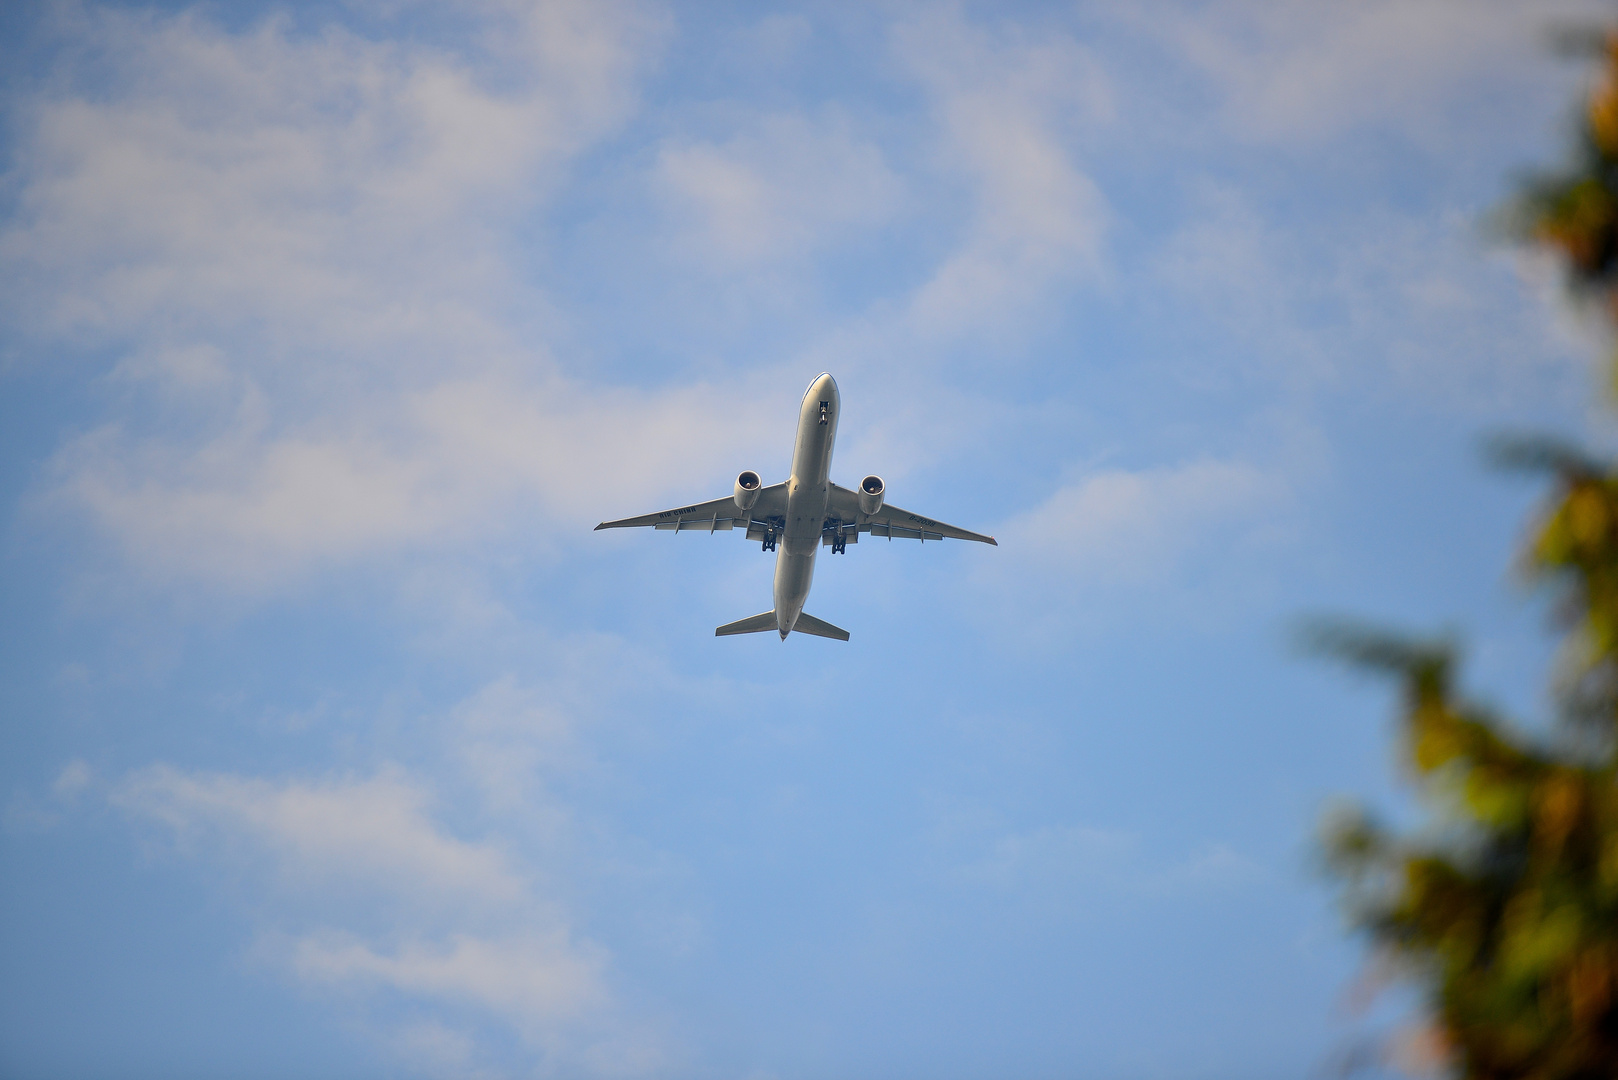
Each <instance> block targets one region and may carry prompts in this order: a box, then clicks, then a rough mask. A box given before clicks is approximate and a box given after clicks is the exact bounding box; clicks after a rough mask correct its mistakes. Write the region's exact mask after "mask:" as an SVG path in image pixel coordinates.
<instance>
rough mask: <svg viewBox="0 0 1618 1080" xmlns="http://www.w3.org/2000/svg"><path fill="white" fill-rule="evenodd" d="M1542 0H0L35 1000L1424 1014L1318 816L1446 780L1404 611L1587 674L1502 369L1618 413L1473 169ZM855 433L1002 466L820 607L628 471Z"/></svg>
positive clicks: (423, 1036) (993, 1037) (52, 1006)
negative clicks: (679, 526) (807, 625)
mask: <svg viewBox="0 0 1618 1080" xmlns="http://www.w3.org/2000/svg"><path fill="white" fill-rule="evenodd" d="M1605 10H1606V9H1605V8H1603V7H1600V6H1597V5H1591V4H1580V3H1571V2H1569V3H1547V4H1540V5H1535V6H1534V9H1533V10H1532V11H1529V10H1527V9H1526V6H1525V5H1517V4H1509V3H1504V2H1489V3H1478V2H1468V3H1461V2H1458V0H1457V2H1438V0H1423V2H1393V0H1367V2H1363V3H1358V4H1354V5H1344V4H1331V3H1319V4H1314V3H1280V4H1277V3H1254V2H1246V0H1215V2H1204V3H1183V4H1177V3H1160V4H1152V5H1126V4H1109V3H1095V4H1085V3H1078V4H1056V3H1031V4H1020V5H1019V4H993V5H989V4H982V5H975V4H885V3H875V4H847V5H839V4H816V5H804V6H794V5H787V4H783V5H759V4H733V5H727V4H717V3H713V4H679V3H675V4H660V3H654V2H644V3H635V2H622V3H617V2H613V3H568V2H545V3H537V4H526V3H517V2H503V0H488V2H484V3H468V4H464V5H455V6H450V5H437V4H435V5H426V4H417V3H412V2H410V0H374V2H372V0H353V2H346V3H345V2H332V3H310V4H306V5H290V6H289V5H259V4H217V5H204V6H199V7H190V6H185V5H179V4H162V5H155V6H150V7H144V6H139V5H128V4H114V5H99V4H66V3H63V4H48V5H41V6H38V7H35V8H32V9H28V10H17V9H13V10H10V11H9V12H8V14H7V15H6V16H5V17H4V22H3V24H0V25H3V36H4V43H3V46H0V48H3V60H4V63H3V64H0V68H3V69H4V70H5V71H6V72H7V75H6V76H5V84H4V86H5V90H4V93H5V112H4V128H3V140H4V158H3V160H4V181H3V185H0V207H3V215H4V217H3V221H0V275H3V280H4V281H5V283H6V286H5V289H4V290H3V294H0V327H3V332H0V379H3V380H4V392H3V394H0V444H3V446H4V454H3V457H0V491H3V507H4V526H3V543H4V545H5V559H4V562H3V570H0V590H3V594H0V595H3V610H4V612H5V617H4V620H3V622H0V634H3V635H4V636H3V642H4V644H3V647H0V665H3V674H4V678H3V679H0V686H3V690H0V715H3V718H4V732H5V753H4V754H0V808H3V823H4V827H3V830H0V844H3V852H4V855H3V858H4V866H3V871H4V872H3V874H0V911H3V918H0V928H3V929H0V955H3V957H4V963H3V965H0V971H3V973H4V974H3V976H0V995H3V997H0V1064H3V1071H4V1072H5V1073H6V1074H7V1075H14V1076H19V1077H56V1076H75V1077H114V1076H117V1077H140V1076H154V1077H155V1076H173V1075H181V1074H191V1075H231V1076H241V1077H253V1076H263V1077H270V1076H283V1075H288V1074H291V1073H296V1074H298V1075H306V1076H311V1077H359V1076H378V1077H380V1076H413V1075H422V1076H451V1077H460V1076H490V1077H504V1076H512V1077H518V1076H557V1077H575V1076H580V1077H584V1076H614V1077H617V1076H632V1077H639V1076H657V1077H664V1076H666V1077H702V1078H706V1077H715V1078H717V1077H737V1078H752V1080H765V1078H781V1080H788V1078H800V1077H801V1078H810V1077H824V1076H847V1077H879V1076H880V1077H891V1076H928V1077H959V1078H975V1077H989V1076H1024V1077H1046V1076H1049V1077H1055V1076H1063V1077H1097V1078H1100V1077H1107V1078H1116V1077H1139V1078H1165V1080H1169V1078H1173V1080H1179V1078H1186V1080H1192V1078H1209V1080H1213V1078H1220V1077H1236V1076H1241V1077H1249V1078H1251V1077H1260V1078H1262V1077H1276V1078H1279V1077H1283V1076H1285V1077H1292V1076H1297V1075H1302V1074H1306V1073H1309V1072H1311V1071H1313V1070H1316V1069H1319V1068H1322V1067H1324V1066H1325V1065H1327V1064H1328V1063H1329V1062H1330V1061H1331V1060H1332V1059H1333V1057H1334V1055H1339V1054H1341V1053H1343V1052H1344V1051H1345V1050H1346V1049H1350V1048H1352V1047H1354V1046H1356V1045H1358V1042H1359V1040H1363V1039H1365V1038H1367V1037H1370V1036H1372V1035H1374V1034H1375V1033H1376V1032H1379V1031H1383V1030H1387V1029H1388V1028H1389V1027H1390V1025H1392V1026H1394V1027H1396V1026H1397V1024H1398V1016H1399V1013H1400V1010H1401V1008H1402V1007H1403V1006H1402V1005H1401V1004H1400V1002H1399V1000H1398V999H1397V998H1396V997H1395V998H1394V999H1391V1000H1389V1001H1386V1002H1384V1004H1383V1005H1382V1006H1380V1008H1379V1009H1374V1010H1372V1011H1371V1012H1369V1013H1364V1012H1356V1011H1355V1010H1354V1009H1352V1008H1349V1007H1348V1006H1347V1005H1345V994H1346V992H1347V991H1348V988H1349V987H1350V986H1351V984H1352V983H1353V980H1354V979H1355V978H1356V975H1357V973H1359V972H1360V971H1361V968H1362V957H1361V952H1360V947H1359V945H1358V944H1357V943H1356V942H1354V941H1353V940H1352V939H1351V938H1349V937H1348V936H1346V935H1345V933H1344V929H1343V924H1342V921H1341V918H1340V916H1339V915H1338V913H1337V912H1336V911H1335V910H1334V908H1333V905H1332V897H1331V892H1330V889H1329V888H1328V887H1327V886H1326V885H1325V884H1324V883H1323V881H1322V880H1321V878H1320V877H1319V874H1318V871H1317V869H1316V868H1315V866H1314V864H1313V861H1312V859H1313V856H1312V848H1311V843H1312V840H1311V838H1312V836H1313V834H1314V830H1315V827H1316V824H1317V822H1318V821H1319V818H1320V815H1321V813H1322V812H1323V810H1324V808H1325V807H1326V806H1328V805H1329V803H1330V801H1331V799H1332V798H1334V797H1336V796H1339V795H1343V794H1353V795H1357V796H1361V797H1364V798H1367V799H1370V800H1372V801H1374V802H1376V803H1377V804H1378V805H1381V806H1384V807H1386V808H1389V809H1390V810H1391V811H1392V812H1394V813H1404V812H1407V811H1408V806H1407V805H1406V804H1405V803H1403V802H1402V801H1401V800H1402V799H1403V796H1402V795H1401V793H1400V789H1399V787H1398V783H1397V778H1396V775H1395V772H1394V770H1393V767H1392V763H1393V754H1392V748H1391V745H1390V739H1389V736H1390V731H1389V724H1388V714H1389V708H1390V702H1389V701H1388V699H1387V695H1386V693H1385V691H1384V690H1383V689H1382V688H1381V687H1379V686H1377V685H1375V684H1374V683H1372V682H1368V681H1365V680H1363V679H1360V678H1357V677H1355V676H1351V675H1345V674H1344V673H1342V672H1340V671H1337V670H1335V669H1333V668H1332V667H1330V666H1329V665H1323V664H1320V663H1318V662H1315V661H1311V660H1308V659H1306V658H1303V657H1301V656H1300V655H1299V654H1298V652H1297V650H1296V649H1295V647H1294V646H1293V645H1292V643H1291V638H1290V629H1289V628H1290V627H1292V626H1293V625H1294V624H1295V621H1296V620H1297V619H1298V618H1299V617H1300V616H1303V615H1307V614H1311V613H1319V612H1347V613H1353V614H1359V615H1364V616H1367V617H1371V618H1375V619H1378V620H1381V621H1385V622H1387V623H1389V624H1391V625H1396V626H1403V627H1409V628H1412V629H1417V630H1423V631H1436V630H1441V629H1444V628H1451V629H1454V630H1456V631H1458V632H1459V633H1460V634H1461V635H1462V637H1463V638H1464V640H1465V641H1466V642H1467V643H1468V647H1469V650H1470V653H1469V655H1470V656H1471V657H1472V665H1471V668H1470V671H1471V677H1472V680H1473V685H1474V686H1475V687H1476V688H1477V690H1478V692H1479V694H1481V695H1482V696H1484V697H1486V698H1489V699H1491V700H1493V701H1496V702H1499V703H1501V704H1503V705H1505V706H1508V707H1510V708H1512V709H1515V710H1517V711H1518V712H1519V713H1520V714H1521V715H1524V716H1527V717H1536V716H1542V715H1543V713H1544V711H1545V707H1544V701H1543V698H1542V696H1541V692H1540V686H1541V676H1542V672H1543V669H1544V665H1545V663H1546V662H1547V659H1548V657H1549V655H1550V648H1551V646H1550V643H1549V642H1548V640H1547V639H1546V636H1545V633H1544V629H1545V626H1544V624H1545V614H1544V612H1543V610H1542V608H1541V607H1540V606H1539V605H1538V603H1537V601H1536V600H1535V598H1534V597H1533V596H1532V595H1531V594H1530V593H1528V592H1526V591H1525V590H1524V589H1523V588H1522V587H1521V585H1520V584H1517V583H1514V582H1513V580H1512V579H1511V577H1510V573H1509V567H1510V562H1511V558H1512V554H1513V551H1514V547H1515V545H1516V543H1517V541H1518V539H1519V538H1520V536H1521V530H1522V528H1523V522H1524V520H1525V515H1526V514H1528V513H1529V511H1530V510H1531V508H1532V506H1533V503H1534V498H1535V488H1534V486H1533V484H1532V483H1531V482H1529V481H1525V480H1524V479H1522V478H1520V477H1512V476H1501V475H1498V474H1494V473H1491V472H1489V471H1488V470H1487V469H1486V468H1485V467H1484V466H1483V464H1482V462H1481V459H1480V455H1479V453H1478V448H1479V444H1480V439H1481V438H1482V437H1483V436H1484V435H1486V434H1488V433H1489V432H1494V431H1500V430H1517V429H1524V428H1528V429H1548V430H1553V431H1559V432H1566V433H1573V434H1576V435H1579V436H1581V437H1584V438H1588V439H1592V440H1595V441H1597V442H1604V441H1605V442H1610V431H1609V430H1608V427H1607V425H1606V422H1605V421H1604V420H1603V419H1602V418H1601V416H1600V414H1599V410H1598V409H1597V407H1596V406H1595V404H1594V403H1593V401H1594V395H1593V387H1594V385H1595V382H1596V380H1595V379H1594V377H1593V375H1592V367H1591V365H1592V363H1593V358H1594V357H1595V356H1596V355H1597V354H1598V352H1599V349H1600V347H1601V345H1600V342H1599V341H1598V340H1597V337H1596V335H1595V333H1594V332H1593V331H1592V330H1591V329H1590V328H1589V327H1588V326H1586V325H1584V324H1582V323H1581V321H1580V320H1579V318H1578V317H1577V315H1576V314H1575V313H1573V312H1570V311H1568V310H1567V309H1566V308H1565V307H1564V306H1561V305H1560V304H1559V303H1558V302H1557V301H1556V283H1555V279H1554V276H1553V275H1552V274H1551V272H1550V268H1549V267H1547V266H1546V265H1544V264H1542V263H1539V262H1537V261H1535V260H1534V259H1531V258H1526V257H1523V256H1521V255H1519V254H1515V253H1512V252H1510V251H1508V250H1504V249H1502V248H1500V247H1499V246H1498V245H1497V244H1495V243H1494V242H1492V241H1491V240H1490V239H1489V237H1488V235H1487V233H1486V230H1485V229H1484V228H1483V225H1482V222H1483V221H1484V218H1485V216H1486V214H1487V212H1488V210H1489V208H1490V207H1492V206H1494V205H1496V204H1497V203H1498V202H1499V201H1500V199H1501V198H1502V197H1503V196H1504V195H1505V194H1506V193H1507V192H1508V191H1509V190H1510V184H1511V179H1512V177H1514V176H1516V175H1519V174H1520V172H1521V171H1522V170H1523V169H1524V168H1526V167H1528V166H1531V165H1534V164H1541V163H1546V162H1549V161H1552V160H1554V159H1555V157H1556V155H1557V153H1558V152H1559V148H1560V147H1561V146H1562V144H1563V142H1564V139H1565V135H1566V133H1567V130H1568V124H1569V121H1570V117H1571V109H1572V102H1573V101H1574V99H1575V97H1576V94H1577V92H1578V87H1579V85H1580V79H1581V77H1582V73H1581V72H1580V70H1579V69H1578V68H1577V67H1576V66H1571V65H1568V64H1566V63H1561V62H1558V61H1556V60H1554V59H1553V58H1552V57H1551V55H1550V54H1549V52H1548V50H1547V48H1546V47H1545V41H1544V34H1545V31H1546V30H1547V28H1548V27H1549V26H1551V25H1553V24H1554V23H1555V22H1556V21H1557V20H1558V19H1577V18H1581V17H1584V18H1587V17H1590V16H1591V15H1592V13H1594V14H1602V13H1604V12H1605ZM822 370H828V371H831V372H832V373H833V374H834V375H835V376H836V377H837V379H838V382H839V385H840V387H841V390H842V395H843V402H844V406H845V412H846V415H845V416H844V417H843V420H842V423H841V428H840V436H841V443H840V445H839V448H838V451H837V457H836V460H835V461H834V464H833V475H834V477H835V478H838V479H840V480H841V481H842V482H844V483H851V482H853V481H854V480H856V479H857V478H858V477H860V476H862V475H864V474H866V473H868V472H876V473H880V474H881V475H882V476H884V477H885V478H886V480H887V483H888V487H889V493H890V496H891V497H892V499H893V500H894V502H896V503H897V504H899V505H902V506H905V507H907V508H911V509H916V510H919V511H922V512H924V513H928V514H930V515H933V516H936V517H939V518H942V519H943V520H947V521H950V522H953V523H956V524H959V525H962V526H965V527H968V528H972V529H979V530H982V531H986V532H990V533H993V534H995V535H996V536H998V537H999V539H1000V546H999V547H998V548H985V547H981V546H979V545H969V544H955V543H944V544H939V545H936V546H934V545H926V546H925V547H918V546H916V545H914V544H904V543H892V544H885V543H880V542H877V543H861V544H859V545H857V546H855V547H852V548H851V549H850V550H849V552H848V554H847V555H846V557H843V556H839V557H836V558H832V557H830V556H827V557H826V558H824V559H823V560H822V563H821V566H820V569H819V574H818V577H817V581H816V587H815V590H814V593H813V595H812V597H811V600H810V603H809V610H810V611H811V612H812V613H813V614H815V615H816V616H818V617H820V618H822V619H826V620H828V621H831V622H833V623H835V624H837V625H839V626H843V627H846V628H848V629H849V630H850V631H851V632H852V635H853V637H852V640H851V641H850V642H848V643H847V644H842V643H837V642H830V641H824V640H820V639H812V638H803V637H802V636H801V635H794V636H793V637H792V638H791V639H790V640H788V641H787V642H785V643H784V644H783V643H781V642H779V641H777V640H775V639H774V637H773V635H759V636H754V637H751V638H742V639H725V640H716V639H715V638H714V637H713V636H712V630H713V627H714V626H716V625H718V624H720V623H723V622H728V621H731V620H734V619H737V618H740V617H742V616H745V615H749V614H752V613H754V612H756V611H758V610H761V609H762V608H763V607H764V606H766V605H767V604H768V599H767V598H768V596H769V581H770V574H771V568H772V560H771V558H770V557H768V556H765V555H762V554H761V553H760V552H759V551H758V550H757V549H756V547H755V546H753V545H749V544H746V543H744V542H742V541H740V540H739V539H737V538H735V537H733V536H715V537H701V536H691V535H680V536H670V535H666V534H645V533H640V532H625V533H610V534H593V533H592V532H591V527H592V526H593V525H594V524H595V523H596V522H598V521H600V520H603V519H606V518H615V517H621V516H626V515H629V514H634V513H641V512H645V511H649V510H653V509H659V508H662V507H666V506H672V505H679V504H683V503H685V502H688V501H691V500H697V499H707V498H713V497H717V496H719V495H722V494H723V493H725V492H726V491H728V490H729V485H730V483H731V480H732V478H733V477H734V475H735V474H736V473H737V472H738V471H739V470H741V469H743V468H753V469H757V470H759V471H760V472H762V473H763V474H764V475H765V478H766V480H767V481H769V482H774V481H777V480H780V479H783V478H784V475H785V471H786V468H787V465H788V458H789V455H790V449H791V446H790V443H791V431H792V423H793V419H794V416H795V413H796V407H797V402H798V398H799V395H801V393H802V391H803V388H804V386H806V385H807V384H808V382H809V381H810V380H811V379H812V378H813V377H814V376H815V375H816V374H817V373H819V372H820V371H822Z"/></svg>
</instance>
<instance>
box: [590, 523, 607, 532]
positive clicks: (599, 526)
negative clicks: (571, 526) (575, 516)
mask: <svg viewBox="0 0 1618 1080" xmlns="http://www.w3.org/2000/svg"><path fill="white" fill-rule="evenodd" d="M606 527H607V523H606V522H605V521H603V522H602V523H601V524H600V525H597V526H596V527H595V528H593V529H591V530H590V531H591V532H600V531H601V530H602V529H605V528H606Z"/></svg>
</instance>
